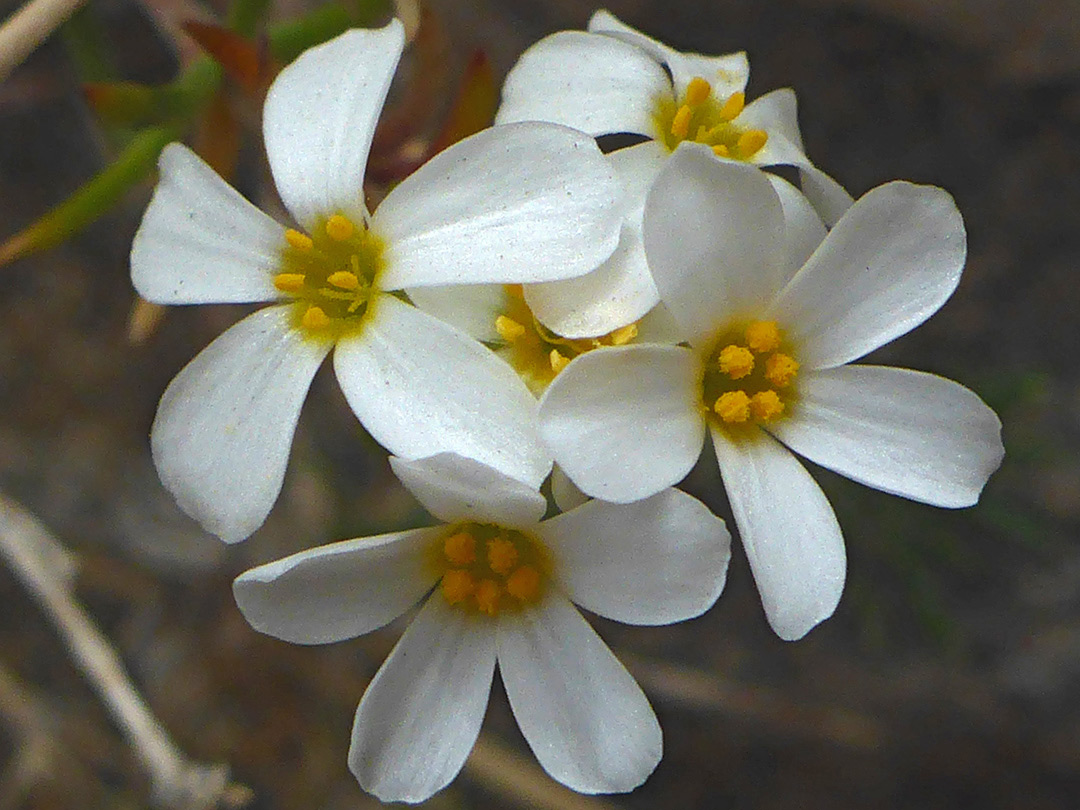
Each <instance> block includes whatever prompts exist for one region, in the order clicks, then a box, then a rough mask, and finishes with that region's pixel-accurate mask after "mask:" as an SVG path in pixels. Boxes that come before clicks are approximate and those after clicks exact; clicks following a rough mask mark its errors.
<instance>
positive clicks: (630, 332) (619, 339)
mask: <svg viewBox="0 0 1080 810" xmlns="http://www.w3.org/2000/svg"><path fill="white" fill-rule="evenodd" d="M637 336H638V328H637V324H636V323H628V324H627V325H626V326H620V327H619V328H618V329H616V330H615V331H614V332H612V333H611V335H610V337H611V345H612V346H625V345H626V344H627V343H629V342H630V341H631V340H633V339H634V338H636V337H637Z"/></svg>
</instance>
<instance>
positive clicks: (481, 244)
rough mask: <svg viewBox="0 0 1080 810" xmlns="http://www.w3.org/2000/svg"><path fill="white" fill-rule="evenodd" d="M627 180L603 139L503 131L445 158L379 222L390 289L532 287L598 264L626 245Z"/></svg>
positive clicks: (397, 191) (420, 172)
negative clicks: (622, 197) (622, 209)
mask: <svg viewBox="0 0 1080 810" xmlns="http://www.w3.org/2000/svg"><path fill="white" fill-rule="evenodd" d="M619 193H620V192H619V183H618V179H617V178H616V176H615V172H614V171H613V170H612V168H611V166H610V165H609V164H608V162H607V160H605V159H604V156H603V155H602V154H601V153H600V150H599V149H598V148H597V146H596V142H595V141H594V140H593V139H592V138H589V137H587V136H585V135H583V134H582V133H580V132H577V131H575V130H572V129H568V128H566V127H562V126H556V125H555V124H539V123H523V124H508V125H507V126H504V127H493V128H491V129H486V130H484V131H483V132H479V133H477V134H476V135H473V136H472V137H469V138H466V139H465V140H463V141H459V142H458V143H456V144H454V145H453V146H451V147H450V148H449V149H447V150H445V151H443V152H440V153H439V154H438V155H436V156H435V157H433V158H432V159H431V160H429V161H428V162H427V163H425V164H424V165H423V166H421V167H420V168H419V169H417V170H416V171H415V172H414V173H413V174H411V175H410V176H409V177H407V178H406V179H405V180H403V181H402V182H401V184H400V185H398V186H396V187H395V188H394V189H393V191H391V192H390V193H389V194H388V195H387V197H386V199H385V200H383V202H382V204H381V205H380V206H379V208H378V210H377V211H376V212H375V214H374V216H373V218H372V223H371V224H372V230H373V231H374V232H375V233H377V234H378V235H379V236H380V237H381V238H382V239H383V240H384V241H385V243H386V253H385V261H386V270H385V271H384V272H383V274H382V276H380V279H379V283H380V286H382V287H383V289H388V290H394V289H401V288H403V287H419V286H422V285H429V284H483V283H500V284H502V283H508V284H517V283H527V282H534V281H555V280H556V279H560V278H573V277H574V276H580V275H582V274H583V273H587V272H589V271H590V270H593V269H594V268H596V267H598V266H599V265H600V264H601V263H602V262H603V261H604V260H605V259H607V257H608V256H610V255H611V253H612V251H613V250H615V246H616V245H617V244H618V241H619V230H620V227H621V217H620V213H619V208H618V205H617V204H618V201H619Z"/></svg>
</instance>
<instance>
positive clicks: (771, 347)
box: [701, 321, 799, 437]
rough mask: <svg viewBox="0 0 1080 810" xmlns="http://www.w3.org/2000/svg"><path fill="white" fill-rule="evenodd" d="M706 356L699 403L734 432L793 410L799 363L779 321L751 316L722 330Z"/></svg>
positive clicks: (741, 432)
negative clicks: (755, 318)
mask: <svg viewBox="0 0 1080 810" xmlns="http://www.w3.org/2000/svg"><path fill="white" fill-rule="evenodd" d="M712 345H713V348H712V350H711V351H710V352H709V354H708V356H707V360H706V362H705V367H704V373H703V375H702V385H701V391H702V393H701V403H702V407H703V408H704V410H705V411H706V412H707V413H708V415H709V419H710V420H711V421H712V422H713V424H714V425H718V426H719V427H720V428H722V429H723V430H724V432H725V433H727V434H728V435H730V436H735V437H737V436H742V437H745V436H747V435H752V434H753V432H754V431H753V429H754V428H755V427H756V426H759V425H767V424H771V423H775V422H776V421H778V420H780V419H784V418H786V417H787V416H789V415H790V414H791V411H792V408H793V407H794V406H795V404H796V400H797V390H796V385H795V383H796V379H797V378H798V375H799V363H798V361H796V360H795V352H794V350H793V349H792V347H791V345H790V343H788V342H787V341H786V340H785V339H784V335H783V332H782V331H781V330H780V329H779V328H778V327H777V325H776V322H775V321H750V322H748V323H742V324H737V325H733V326H730V327H728V328H727V329H724V330H722V331H721V332H720V333H719V334H718V335H717V337H716V340H715V341H714V342H713V344H712Z"/></svg>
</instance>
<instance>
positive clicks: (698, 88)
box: [686, 76, 712, 107]
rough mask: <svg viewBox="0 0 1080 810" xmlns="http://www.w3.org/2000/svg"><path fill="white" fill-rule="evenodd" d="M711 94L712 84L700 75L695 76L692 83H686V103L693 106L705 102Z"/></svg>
mask: <svg viewBox="0 0 1080 810" xmlns="http://www.w3.org/2000/svg"><path fill="white" fill-rule="evenodd" d="M711 94H712V85H711V84H709V83H708V82H707V81H705V80H704V79H703V78H701V77H700V76H695V77H694V78H692V79H691V80H690V84H688V85H686V103H687V104H689V105H690V106H691V107H697V106H698V105H700V104H704V103H705V100H706V99H707V98H708V97H709V96H710V95H711Z"/></svg>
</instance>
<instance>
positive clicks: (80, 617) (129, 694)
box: [0, 495, 247, 810]
mask: <svg viewBox="0 0 1080 810" xmlns="http://www.w3.org/2000/svg"><path fill="white" fill-rule="evenodd" d="M0 554H2V555H3V556H4V558H5V559H6V560H7V562H8V564H9V565H10V566H11V568H12V570H13V571H14V572H15V574H16V575H17V576H18V577H19V579H20V580H22V582H23V584H24V585H26V587H27V588H28V589H29V590H30V592H31V593H32V594H33V595H34V596H35V598H36V599H37V600H38V602H39V603H40V604H41V606H42V608H43V609H44V610H45V613H46V614H47V615H48V617H49V618H50V619H51V620H52V622H53V624H54V625H55V626H56V628H57V630H58V631H59V632H60V635H61V636H62V637H63V640H64V642H65V644H66V645H67V647H68V650H69V651H70V652H71V655H72V657H73V658H74V659H75V662H76V664H78V666H79V668H80V669H81V670H82V671H83V673H84V674H85V675H86V677H87V679H88V680H89V681H90V683H91V685H92V686H93V687H94V689H95V690H96V691H97V693H98V695H99V696H100V697H101V699H102V701H103V702H104V703H105V705H106V707H107V708H108V709H109V711H110V712H111V713H112V715H113V718H114V719H115V720H116V722H117V724H118V725H119V726H120V728H121V729H122V730H123V732H124V734H125V735H126V736H127V738H128V741H129V743H130V744H131V746H132V748H133V749H134V751H135V754H136V756H137V757H138V758H139V759H140V760H141V761H142V763H143V765H144V766H145V767H146V769H147V771H149V773H150V780H151V786H152V790H153V799H154V802H155V803H156V804H157V805H158V806H161V807H167V808H177V810H179V809H180V808H183V809H184V810H188V809H189V808H192V809H193V808H207V807H213V806H215V805H219V804H224V805H235V804H238V803H242V802H243V801H244V799H245V798H246V795H247V793H246V788H243V787H241V786H238V785H233V784H230V782H229V779H228V771H227V768H226V766H224V765H205V764H202V763H199V762H193V761H192V760H189V759H188V758H187V756H185V755H184V753H183V752H182V751H180V749H178V748H177V747H176V745H175V744H173V742H172V740H171V739H169V736H168V735H167V734H166V732H165V730H164V729H163V728H162V727H161V724H160V723H159V722H158V721H157V718H155V717H154V715H153V714H151V712H150V710H149V709H148V708H147V706H146V704H145V703H144V702H143V700H142V697H141V696H140V695H139V693H138V691H137V690H136V689H135V686H134V685H133V684H132V682H131V680H130V679H129V678H128V676H127V673H126V672H125V671H124V667H123V665H122V664H121V662H120V659H119V657H118V656H117V654H116V652H115V651H114V650H113V648H112V647H111V646H110V645H109V642H108V640H107V639H106V638H105V637H104V636H103V635H102V634H101V631H99V630H98V629H97V627H96V626H95V625H94V623H93V621H92V620H91V619H90V617H89V616H87V614H86V612H85V611H84V610H83V609H82V607H81V606H80V605H79V604H78V603H77V602H76V601H75V599H74V597H73V595H72V592H71V572H72V565H71V556H70V555H69V554H68V552H67V551H66V550H65V549H64V547H63V546H62V545H61V544H60V542H59V541H58V540H57V539H56V538H55V537H53V536H52V535H51V534H50V533H49V531H48V530H47V529H46V528H45V527H44V526H42V525H41V523H40V522H38V520H37V519H36V518H35V517H34V516H33V515H31V514H30V513H29V512H27V511H26V510H24V509H23V508H21V507H20V506H18V505H17V504H15V503H13V502H12V501H10V500H8V499H7V498H5V497H4V496H3V495H0Z"/></svg>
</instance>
